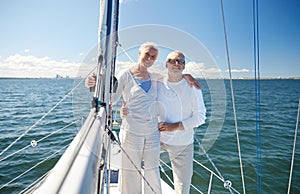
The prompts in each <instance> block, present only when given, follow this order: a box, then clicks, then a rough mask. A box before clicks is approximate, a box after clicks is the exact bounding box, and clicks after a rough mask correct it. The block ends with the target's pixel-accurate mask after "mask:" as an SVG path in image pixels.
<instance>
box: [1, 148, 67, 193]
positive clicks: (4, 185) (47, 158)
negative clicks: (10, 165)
mask: <svg viewBox="0 0 300 194" xmlns="http://www.w3.org/2000/svg"><path fill="white" fill-rule="evenodd" d="M67 146H68V145H66V146H64V147H62V148H61V149H59V150H58V151H56V152H54V153H53V154H51V155H50V156H48V157H46V158H45V159H44V160H42V161H40V162H39V163H37V164H36V165H34V166H32V167H31V168H29V169H28V170H26V171H25V172H23V173H21V174H20V175H18V176H17V177H15V178H13V179H12V180H10V181H9V182H7V183H5V184H3V185H2V186H1V187H0V190H1V189H3V188H4V187H6V186H7V185H9V184H10V183H12V182H14V181H15V180H17V179H18V178H20V177H22V176H23V175H25V174H27V173H28V172H30V171H31V170H33V169H34V168H36V167H37V166H39V165H40V164H42V163H44V162H45V161H47V160H49V159H50V158H52V157H53V156H55V155H56V154H57V153H59V152H60V151H62V150H63V149H65V148H66V147H67Z"/></svg>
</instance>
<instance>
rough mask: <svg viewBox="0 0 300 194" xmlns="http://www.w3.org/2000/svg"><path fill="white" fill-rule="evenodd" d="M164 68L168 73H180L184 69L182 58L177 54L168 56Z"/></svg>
mask: <svg viewBox="0 0 300 194" xmlns="http://www.w3.org/2000/svg"><path fill="white" fill-rule="evenodd" d="M166 66H167V68H168V72H169V73H182V71H183V70H184V68H185V60H184V56H182V55H180V54H178V53H172V54H171V55H168V59H167V62H166Z"/></svg>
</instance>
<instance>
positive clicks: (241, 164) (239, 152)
mask: <svg viewBox="0 0 300 194" xmlns="http://www.w3.org/2000/svg"><path fill="white" fill-rule="evenodd" d="M220 2H221V9H222V21H223V28H224V37H225V45H226V55H227V62H228V70H229V71H228V72H229V78H230V89H231V98H232V108H233V113H234V124H235V131H236V140H237V146H238V154H239V160H240V171H241V177H242V184H243V192H244V194H245V193H246V190H245V181H244V173H243V163H242V156H241V147H240V140H239V132H238V125H237V117H236V109H235V101H234V93H233V84H232V76H231V65H230V58H229V49H228V40H227V33H226V25H225V16H224V8H223V1H222V0H220Z"/></svg>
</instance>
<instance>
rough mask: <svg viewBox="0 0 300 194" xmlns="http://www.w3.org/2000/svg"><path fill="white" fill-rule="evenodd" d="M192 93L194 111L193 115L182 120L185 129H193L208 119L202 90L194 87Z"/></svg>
mask: <svg viewBox="0 0 300 194" xmlns="http://www.w3.org/2000/svg"><path fill="white" fill-rule="evenodd" d="M193 93H194V95H192V96H193V97H192V99H191V100H192V101H193V103H192V104H193V106H192V113H191V116H190V117H189V118H187V119H184V120H182V125H183V127H184V129H193V128H194V127H198V126H199V125H202V124H204V123H205V119H206V108H205V105H204V101H203V96H202V91H201V90H199V89H195V88H193Z"/></svg>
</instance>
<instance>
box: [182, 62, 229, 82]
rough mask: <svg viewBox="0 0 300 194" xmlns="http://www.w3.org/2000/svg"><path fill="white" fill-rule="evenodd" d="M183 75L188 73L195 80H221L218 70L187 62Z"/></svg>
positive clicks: (202, 64) (220, 73) (220, 72)
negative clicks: (195, 78)
mask: <svg viewBox="0 0 300 194" xmlns="http://www.w3.org/2000/svg"><path fill="white" fill-rule="evenodd" d="M184 73H190V74H191V75H193V76H194V77H197V78H223V76H222V71H221V69H220V68H218V67H206V65H205V64H204V63H196V62H188V63H187V64H186V65H185V70H184Z"/></svg>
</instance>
